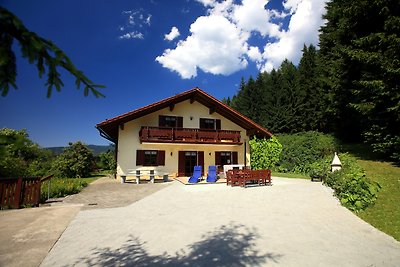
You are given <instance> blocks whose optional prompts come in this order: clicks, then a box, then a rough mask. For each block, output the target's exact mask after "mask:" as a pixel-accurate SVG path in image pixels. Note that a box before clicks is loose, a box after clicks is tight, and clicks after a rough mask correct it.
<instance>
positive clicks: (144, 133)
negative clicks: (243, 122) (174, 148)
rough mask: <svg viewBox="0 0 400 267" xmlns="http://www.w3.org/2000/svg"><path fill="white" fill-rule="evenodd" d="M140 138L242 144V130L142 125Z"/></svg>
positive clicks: (154, 140)
mask: <svg viewBox="0 0 400 267" xmlns="http://www.w3.org/2000/svg"><path fill="white" fill-rule="evenodd" d="M139 138H140V141H141V142H154V143H198V144H234V145H240V144H242V143H241V141H240V131H231V130H206V129H195V128H168V127H150V126H142V128H141V129H140V132H139Z"/></svg>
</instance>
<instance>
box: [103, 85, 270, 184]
mask: <svg viewBox="0 0 400 267" xmlns="http://www.w3.org/2000/svg"><path fill="white" fill-rule="evenodd" d="M96 128H97V129H98V130H99V131H100V134H101V136H102V137H104V138H106V139H108V140H110V141H111V142H113V143H115V145H116V156H117V177H118V178H119V179H120V177H121V175H126V174H127V173H130V172H132V170H138V169H139V170H140V169H146V170H148V169H149V168H150V169H153V170H155V171H158V172H165V173H169V174H174V175H176V176H190V175H191V174H192V172H193V167H194V166H195V165H201V166H203V172H204V170H206V171H207V168H208V166H210V165H217V166H218V169H219V170H220V171H222V168H223V165H230V164H243V165H247V166H250V148H249V143H248V142H249V140H250V139H251V138H252V137H253V136H254V135H255V136H257V137H261V138H262V137H266V138H269V137H270V136H271V133H270V132H269V131H268V130H267V129H265V128H263V127H261V126H260V125H258V124H256V123H255V122H253V121H251V120H250V119H248V118H246V117H245V116H243V115H242V114H240V113H239V112H237V111H235V110H234V109H232V108H230V107H229V106H227V105H225V104H223V103H222V102H220V101H219V100H217V99H215V98H214V97H212V96H210V95H209V94H207V93H205V92H204V91H202V90H201V89H199V88H194V89H191V90H189V91H186V92H183V93H181V94H177V95H175V96H172V97H169V98H166V99H164V100H161V101H159V102H156V103H153V104H150V105H147V106H145V107H142V108H139V109H137V110H133V111H130V112H128V113H125V114H122V115H120V116H117V117H115V118H112V119H108V120H105V121H103V122H101V123H99V124H97V125H96Z"/></svg>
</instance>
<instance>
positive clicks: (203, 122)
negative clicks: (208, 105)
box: [200, 118, 221, 130]
mask: <svg viewBox="0 0 400 267" xmlns="http://www.w3.org/2000/svg"><path fill="white" fill-rule="evenodd" d="M200 129H210V130H221V120H219V119H206V118H200Z"/></svg>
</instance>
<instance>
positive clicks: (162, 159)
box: [157, 150, 165, 166]
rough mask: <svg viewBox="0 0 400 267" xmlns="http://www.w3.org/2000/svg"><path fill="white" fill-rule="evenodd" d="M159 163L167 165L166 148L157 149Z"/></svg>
mask: <svg viewBox="0 0 400 267" xmlns="http://www.w3.org/2000/svg"><path fill="white" fill-rule="evenodd" d="M157 165H158V166H165V151H164V150H158V151H157Z"/></svg>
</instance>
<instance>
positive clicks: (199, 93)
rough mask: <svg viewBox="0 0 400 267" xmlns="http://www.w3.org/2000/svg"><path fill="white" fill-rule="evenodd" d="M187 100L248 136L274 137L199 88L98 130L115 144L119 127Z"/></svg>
mask: <svg viewBox="0 0 400 267" xmlns="http://www.w3.org/2000/svg"><path fill="white" fill-rule="evenodd" d="M186 100H190V101H191V102H194V101H197V102H199V103H201V104H203V105H204V106H206V107H208V108H209V109H210V114H211V113H213V112H217V113H218V114H220V115H221V116H223V117H225V118H227V119H229V120H231V121H233V122H234V123H236V124H237V125H239V126H241V127H242V128H244V129H246V130H247V134H248V135H256V136H259V137H270V136H272V134H271V133H270V132H269V131H268V130H267V129H265V128H264V127H262V126H260V125H258V124H257V123H255V122H253V121H252V120H250V119H249V118H247V117H245V116H243V115H242V114H240V113H239V112H237V111H236V110H234V109H233V108H231V107H229V106H227V105H225V104H224V103H222V102H221V101H219V100H218V99H216V98H214V97H212V96H211V95H209V94H207V93H206V92H204V91H203V90H201V89H200V88H198V87H196V88H193V89H191V90H188V91H186V92H183V93H180V94H177V95H175V96H171V97H169V98H166V99H163V100H161V101H158V102H155V103H153V104H150V105H147V106H144V107H142V108H139V109H136V110H133V111H130V112H127V113H125V114H122V115H120V116H117V117H114V118H112V119H108V120H105V121H103V122H100V123H99V124H97V125H96V128H97V129H98V130H99V131H100V134H101V136H103V137H104V138H106V139H108V140H110V141H112V142H114V143H115V142H117V140H118V127H119V125H121V124H124V123H126V122H128V121H131V120H134V119H137V118H140V117H142V116H145V115H148V114H150V113H153V112H155V111H158V110H161V109H164V108H168V107H169V108H171V109H173V107H174V105H175V104H178V103H180V102H183V101H186Z"/></svg>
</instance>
